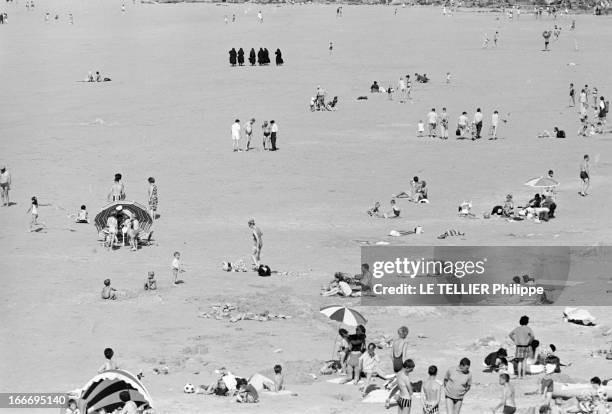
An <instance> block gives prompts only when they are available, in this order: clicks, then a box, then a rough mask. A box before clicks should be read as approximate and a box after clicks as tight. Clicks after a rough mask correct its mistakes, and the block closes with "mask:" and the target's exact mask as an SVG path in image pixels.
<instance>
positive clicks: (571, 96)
mask: <svg viewBox="0 0 612 414" xmlns="http://www.w3.org/2000/svg"><path fill="white" fill-rule="evenodd" d="M575 95H576V91H575V90H574V84H573V83H570V86H569V101H570V105H569V106H570V108H572V107H574V106H576V96H575Z"/></svg>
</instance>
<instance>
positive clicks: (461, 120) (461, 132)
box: [457, 111, 468, 138]
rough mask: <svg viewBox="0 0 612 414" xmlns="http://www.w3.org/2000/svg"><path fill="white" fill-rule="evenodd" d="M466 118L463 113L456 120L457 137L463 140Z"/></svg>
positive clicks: (465, 114) (465, 113)
mask: <svg viewBox="0 0 612 414" xmlns="http://www.w3.org/2000/svg"><path fill="white" fill-rule="evenodd" d="M467 124H468V117H467V112H465V111H463V112H462V113H461V115H459V118H458V119H457V132H458V134H457V137H459V138H464V137H465V133H466V131H467Z"/></svg>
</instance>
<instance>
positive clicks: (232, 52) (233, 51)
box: [229, 48, 238, 66]
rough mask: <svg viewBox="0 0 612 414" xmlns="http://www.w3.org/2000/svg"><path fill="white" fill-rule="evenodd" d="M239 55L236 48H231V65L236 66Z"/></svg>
mask: <svg viewBox="0 0 612 414" xmlns="http://www.w3.org/2000/svg"><path fill="white" fill-rule="evenodd" d="M237 55H238V53H237V52H236V49H235V48H231V49H230V51H229V63H230V65H232V66H236V58H237Z"/></svg>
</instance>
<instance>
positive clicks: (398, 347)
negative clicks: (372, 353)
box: [391, 326, 409, 373]
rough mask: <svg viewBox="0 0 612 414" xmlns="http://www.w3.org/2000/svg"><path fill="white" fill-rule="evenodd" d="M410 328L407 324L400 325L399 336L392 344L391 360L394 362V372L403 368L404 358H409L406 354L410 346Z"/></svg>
mask: <svg viewBox="0 0 612 414" xmlns="http://www.w3.org/2000/svg"><path fill="white" fill-rule="evenodd" d="M408 332H409V330H408V328H407V327H405V326H402V327H400V328H399V329H398V330H397V335H398V338H397V339H395V341H393V344H392V345H391V362H392V363H393V372H395V373H398V372H400V371H401V370H402V365H403V363H404V360H406V359H407V358H408V355H406V349H407V347H408V341H407V340H406V337H407V336H408Z"/></svg>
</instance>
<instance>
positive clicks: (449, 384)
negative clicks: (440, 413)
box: [444, 358, 472, 414]
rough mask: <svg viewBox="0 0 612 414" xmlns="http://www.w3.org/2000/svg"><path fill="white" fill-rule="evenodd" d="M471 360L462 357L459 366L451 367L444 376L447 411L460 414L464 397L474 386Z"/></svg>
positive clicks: (449, 413)
mask: <svg viewBox="0 0 612 414" xmlns="http://www.w3.org/2000/svg"><path fill="white" fill-rule="evenodd" d="M470 364H471V362H470V360H469V359H467V358H462V359H461V361H460V362H459V367H457V368H450V369H449V370H448V371H447V372H446V375H445V377H444V395H445V397H446V412H447V413H448V414H460V413H461V406H462V405H463V398H464V397H465V395H466V394H467V393H468V391H469V390H470V388H471V387H472V374H471V373H470Z"/></svg>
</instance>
